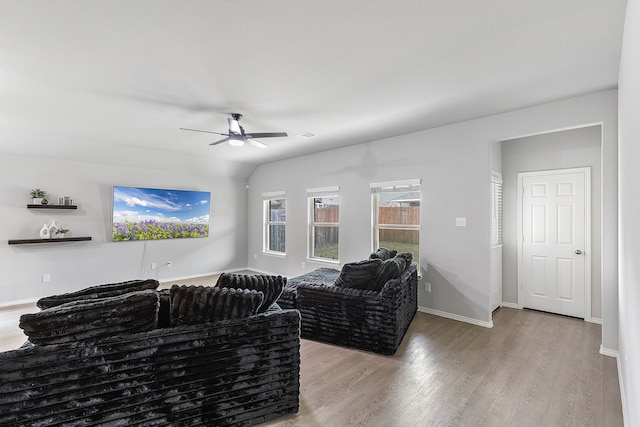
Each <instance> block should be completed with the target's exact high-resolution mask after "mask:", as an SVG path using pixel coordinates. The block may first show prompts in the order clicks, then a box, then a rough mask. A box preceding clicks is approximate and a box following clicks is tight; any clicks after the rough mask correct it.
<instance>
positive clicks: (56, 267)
mask: <svg viewBox="0 0 640 427" xmlns="http://www.w3.org/2000/svg"><path fill="white" fill-rule="evenodd" d="M159 156H163V155H162V154H160V155H157V156H154V155H153V153H146V157H145V158H144V159H145V160H143V161H140V162H139V164H138V165H137V166H125V167H123V166H120V167H115V166H111V165H106V164H100V163H91V164H89V163H80V162H71V161H60V160H55V161H53V160H50V159H46V158H39V157H22V156H16V155H8V154H2V155H1V156H0V194H2V200H1V201H0V218H2V221H1V222H2V226H0V242H2V243H3V244H1V245H0V263H1V266H0V270H1V271H2V274H1V275H0V304H4V303H8V302H12V301H22V300H29V299H34V298H38V297H41V296H44V295H51V294H56V293H62V292H69V291H74V290H78V289H81V288H83V287H86V286H89V285H95V284H100V283H107V282H114V281H122V280H129V279H134V278H143V277H144V278H148V277H151V278H157V279H159V280H166V279H171V278H179V277H189V276H195V275H203V274H209V273H212V272H219V271H223V270H229V269H234V268H243V267H245V266H246V263H247V260H246V256H247V232H246V221H247V214H246V210H247V209H246V206H247V197H246V188H245V186H246V178H244V177H242V176H239V177H229V176H226V177H225V176H219V175H216V174H215V170H216V168H212V167H211V166H210V165H208V164H204V163H203V164H200V163H199V162H198V161H197V160H193V159H188V160H187V159H180V157H179V156H176V155H171V156H168V157H167V156H166V155H164V156H165V157H164V160H163V159H162V158H159ZM182 160H185V161H184V162H183V161H182ZM211 170H213V171H214V172H210V171H211ZM113 185H131V186H141V187H151V188H170V189H194V190H201V191H210V192H211V214H210V228H211V231H210V236H209V237H208V238H202V239H180V240H161V241H147V242H111V226H110V224H111V209H112V208H111V204H112V187H113ZM36 187H37V188H42V189H45V190H47V192H48V193H49V194H51V195H52V196H54V200H56V202H57V196H58V195H70V196H71V197H72V198H73V200H74V203H76V204H78V206H79V208H78V210H77V211H74V210H56V211H51V210H33V209H29V210H28V209H26V205H27V203H30V198H29V191H30V189H31V188H36ZM51 219H56V221H57V223H58V225H60V226H64V227H66V228H69V229H70V230H71V232H72V234H73V235H75V236H91V237H92V238H93V240H92V241H90V242H78V243H55V244H53V243H47V244H40V245H38V244H29V245H8V244H7V240H9V239H22V238H37V237H39V235H38V234H39V230H40V228H41V227H42V225H43V224H44V223H50V222H51ZM169 260H170V261H172V262H173V267H172V268H170V269H169V268H166V267H161V268H158V269H155V270H151V268H150V267H151V263H152V262H156V263H158V264H160V263H164V262H166V261H169ZM44 273H48V274H50V275H51V281H50V282H48V283H43V282H42V275H43V274H44Z"/></svg>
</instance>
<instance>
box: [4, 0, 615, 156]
mask: <svg viewBox="0 0 640 427" xmlns="http://www.w3.org/2000/svg"><path fill="white" fill-rule="evenodd" d="M625 8H626V1H623V0H562V1H558V0H536V1H531V0H450V1H442V0H406V1H402V2H397V1H371V0H368V1H364V0H352V1H348V2H346V1H336V0H323V1H310V0H277V1H275V0H273V1H266V0H243V1H231V0H215V1H212V0H207V1H193V0H191V1H183V0H165V1H161V0H145V1H140V0H126V1H122V0H115V1H114V0H110V1H97V0H57V1H46V0H39V1H38V0H35V1H28V2H27V1H15V0H0V11H1V13H0V153H1V152H5V153H16V154H29V155H34V154H36V155H42V156H46V157H54V158H56V157H65V158H69V159H74V160H81V161H100V162H106V163H117V162H119V161H121V159H119V155H120V154H124V153H127V154H128V155H130V153H135V152H137V153H146V152H151V151H150V150H152V149H153V150H158V151H157V153H167V154H169V155H177V154H186V155H194V156H198V157H200V158H211V159H218V160H235V161H239V162H247V163H252V164H255V163H263V162H269V161H273V160H276V159H281V158H286V157H291V156H297V155H301V154H305V153H311V152H317V151H322V150H327V149H330V148H334V147H339V146H345V145H351V144H356V143H360V142H365V141H371V140H375V139H379V138H383V137H387V136H392V135H398V134H404V133H408V132H412V131H416V130H422V129H427V128H431V127H434V126H439V125H443V124H448V123H454V122H458V121H461V120H466V119H470V118H475V117H480V116H486V115H489V114H494V113H499V112H503V111H509V110H513V109H518V108H522V107H527V106H531V105H536V104H540V103H545V102H550V101H554V100H557V99H561V98H566V97H570V96H575V95H581V94H585V93H590V92H595V91H599V90H604V89H611V88H615V87H617V76H618V62H619V55H620V46H621V40H622V29H623V21H624V12H625ZM231 112H239V113H242V114H243V115H244V118H243V119H242V124H243V126H244V128H245V130H246V131H247V132H273V131H286V132H288V133H289V137H286V138H273V139H264V140H262V142H264V143H267V144H268V145H269V146H270V148H268V149H263V150H261V149H258V148H255V147H253V146H245V147H241V148H236V147H231V146H228V145H227V144H222V145H219V146H215V147H211V146H209V145H208V144H209V143H210V142H212V141H215V140H217V139H219V137H218V136H217V135H208V134H204V133H196V132H185V131H180V130H179V129H178V128H180V127H188V128H198V129H205V130H211V131H218V132H226V130H227V120H226V119H227V117H228V116H227V114H228V113H231ZM305 132H310V133H313V134H316V135H317V136H316V137H314V138H304V137H301V136H298V135H300V134H302V133H305Z"/></svg>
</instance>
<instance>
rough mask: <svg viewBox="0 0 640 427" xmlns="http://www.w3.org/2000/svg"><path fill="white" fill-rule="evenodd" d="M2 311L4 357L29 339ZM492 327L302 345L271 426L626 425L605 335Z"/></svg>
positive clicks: (533, 316) (423, 317)
mask: <svg viewBox="0 0 640 427" xmlns="http://www.w3.org/2000/svg"><path fill="white" fill-rule="evenodd" d="M35 310H36V308H35V306H34V305H30V306H21V307H14V308H12V309H2V310H0V350H2V351H4V350H9V349H13V348H17V347H19V346H20V345H21V344H22V343H23V342H24V340H25V337H24V335H23V334H22V331H21V330H20V329H19V328H18V326H17V324H18V323H17V321H18V318H19V315H20V314H22V313H26V312H30V311H35ZM493 321H494V325H495V326H494V328H492V329H487V328H483V327H480V326H474V325H470V324H467V323H462V322H457V321H454V320H450V319H445V318H441V317H437V316H433V315H429V314H425V313H417V314H416V317H415V318H414V320H413V322H412V323H411V326H410V327H409V330H408V331H407V334H406V335H405V337H404V340H403V342H402V344H401V346H400V348H399V349H398V351H397V353H396V354H395V355H393V356H381V355H377V354H373V353H367V352H363V351H358V350H352V349H347V348H342V347H337V346H333V345H328V344H323V343H318V342H314V341H309V340H302V341H301V356H302V361H301V373H300V411H299V412H298V413H297V414H294V415H290V416H286V417H282V418H279V419H278V420H274V421H271V422H268V423H265V424H264V426H270V427H285V426H287V427H289V426H291V427H293V426H295V427H301V426H302V427H321V426H322V427H324V426H340V427H342V426H367V427H369V426H400V427H402V426H522V427H527V426H622V425H623V421H622V409H621V403H620V388H619V385H618V374H617V369H616V361H615V359H614V358H611V357H607V356H602V355H601V354H599V352H598V350H599V346H600V342H601V338H600V336H601V335H600V330H601V327H600V326H599V325H597V324H592V323H587V322H584V321H582V320H578V319H572V318H567V317H562V316H556V315H551V314H546V313H539V312H535V311H528V310H515V309H508V308H502V309H500V310H498V311H497V312H496V313H495V315H494V319H493Z"/></svg>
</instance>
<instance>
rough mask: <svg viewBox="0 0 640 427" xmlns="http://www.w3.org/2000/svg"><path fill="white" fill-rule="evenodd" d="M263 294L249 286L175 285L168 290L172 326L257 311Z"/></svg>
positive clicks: (231, 317)
mask: <svg viewBox="0 0 640 427" xmlns="http://www.w3.org/2000/svg"><path fill="white" fill-rule="evenodd" d="M263 300H264V294H263V293H262V292H260V291H256V290H249V289H235V288H220V287H212V286H184V285H183V286H178V285H173V286H172V287H171V290H170V318H171V319H170V320H171V326H177V325H197V324H201V323H214V322H216V321H218V320H225V319H237V318H241V317H248V316H252V315H254V314H256V313H257V312H258V308H259V307H260V306H261V305H262V302H263Z"/></svg>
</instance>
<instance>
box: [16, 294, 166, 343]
mask: <svg viewBox="0 0 640 427" xmlns="http://www.w3.org/2000/svg"><path fill="white" fill-rule="evenodd" d="M158 305H159V303H158V293H157V292H156V291H152V290H145V291H138V292H129V293H127V294H124V295H117V296H114V297H105V298H93V299H80V300H77V301H71V302H67V303H64V304H60V305H56V306H55V307H51V308H47V309H44V310H42V311H40V312H37V313H30V314H23V315H22V316H21V317H20V328H22V329H23V330H24V333H25V334H26V335H27V336H28V337H29V341H31V342H32V343H34V344H42V345H47V344H60V343H65V342H71V341H78V340H86V339H92V338H104V337H111V336H113V335H119V334H125V333H126V334H130V333H135V332H143V331H149V330H151V329H154V328H155V327H156V325H157V322H158Z"/></svg>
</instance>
